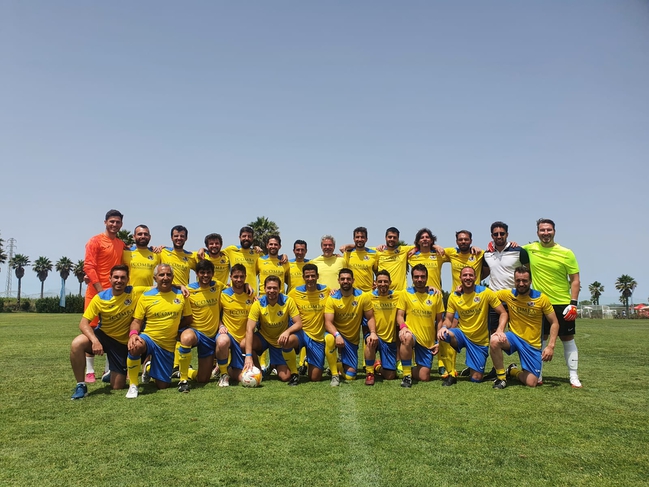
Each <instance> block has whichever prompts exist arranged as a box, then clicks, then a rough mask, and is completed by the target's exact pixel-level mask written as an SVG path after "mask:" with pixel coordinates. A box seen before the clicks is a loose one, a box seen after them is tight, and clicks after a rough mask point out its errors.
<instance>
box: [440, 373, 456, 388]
mask: <svg viewBox="0 0 649 487" xmlns="http://www.w3.org/2000/svg"><path fill="white" fill-rule="evenodd" d="M455 384H457V378H456V377H455V376H453V375H449V376H448V377H447V378H446V379H444V381H443V382H442V385H443V386H446V387H450V386H454V385H455Z"/></svg>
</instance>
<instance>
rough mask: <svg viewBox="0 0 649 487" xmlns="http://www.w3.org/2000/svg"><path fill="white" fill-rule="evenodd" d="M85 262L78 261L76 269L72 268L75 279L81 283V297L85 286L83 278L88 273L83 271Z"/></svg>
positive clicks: (75, 265)
mask: <svg viewBox="0 0 649 487" xmlns="http://www.w3.org/2000/svg"><path fill="white" fill-rule="evenodd" d="M84 264H85V262H84V261H83V259H81V260H80V261H78V262H77V263H76V264H74V267H73V268H72V272H73V273H74V277H76V278H77V280H78V281H79V296H81V286H82V285H83V278H84V277H86V271H84V270H83V266H84Z"/></svg>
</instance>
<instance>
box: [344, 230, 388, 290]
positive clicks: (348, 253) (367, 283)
mask: <svg viewBox="0 0 649 487" xmlns="http://www.w3.org/2000/svg"><path fill="white" fill-rule="evenodd" d="M353 236H354V245H347V246H346V247H345V248H344V249H343V252H344V254H345V267H347V268H348V269H351V270H352V271H354V286H355V287H356V288H357V289H360V290H361V291H363V292H370V291H371V290H372V289H373V288H374V274H375V273H376V271H377V266H378V259H379V254H378V252H377V251H376V250H374V249H371V248H369V247H366V246H365V245H366V244H367V228H365V227H356V228H355V229H354V233H353Z"/></svg>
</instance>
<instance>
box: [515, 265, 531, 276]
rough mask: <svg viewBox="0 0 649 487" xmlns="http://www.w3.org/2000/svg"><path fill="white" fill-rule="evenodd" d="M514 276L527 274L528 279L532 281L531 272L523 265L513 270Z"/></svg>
mask: <svg viewBox="0 0 649 487" xmlns="http://www.w3.org/2000/svg"><path fill="white" fill-rule="evenodd" d="M514 274H529V275H530V279H532V271H530V270H529V268H528V267H527V266H524V265H519V266H518V267H517V268H516V269H514Z"/></svg>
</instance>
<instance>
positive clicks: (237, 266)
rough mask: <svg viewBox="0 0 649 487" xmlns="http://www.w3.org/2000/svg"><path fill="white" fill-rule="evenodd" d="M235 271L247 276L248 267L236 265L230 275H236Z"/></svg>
mask: <svg viewBox="0 0 649 487" xmlns="http://www.w3.org/2000/svg"><path fill="white" fill-rule="evenodd" d="M235 271H239V272H243V275H244V276H245V275H246V266H245V265H243V264H234V265H233V266H232V268H231V269H230V275H232V274H234V273H235Z"/></svg>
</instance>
